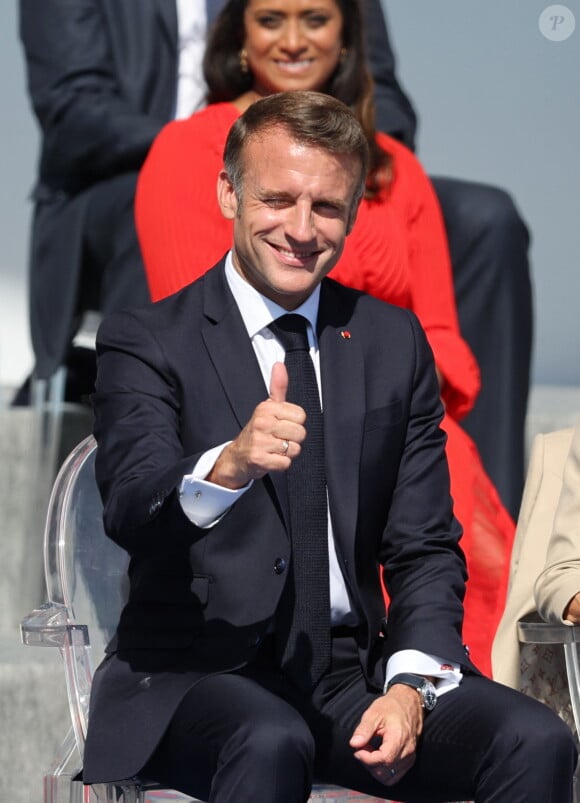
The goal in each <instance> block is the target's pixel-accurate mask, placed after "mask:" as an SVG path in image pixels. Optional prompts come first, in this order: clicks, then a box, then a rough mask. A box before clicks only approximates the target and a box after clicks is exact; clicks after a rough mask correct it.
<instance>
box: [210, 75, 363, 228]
mask: <svg viewBox="0 0 580 803" xmlns="http://www.w3.org/2000/svg"><path fill="white" fill-rule="evenodd" d="M280 129H282V130H283V131H285V132H286V133H287V134H288V135H289V136H290V138H291V139H292V140H293V141H294V142H297V143H298V144H299V145H306V146H308V147H312V148H319V149H320V150H323V151H326V152H327V153H332V154H345V155H347V156H352V157H353V158H354V159H356V161H357V162H358V164H359V168H360V170H359V178H358V183H357V186H356V188H355V192H354V195H353V199H352V200H353V202H352V207H351V210H350V219H351V220H352V218H353V216H354V214H355V212H356V210H357V208H358V204H359V201H360V199H361V198H362V196H363V193H364V191H365V179H366V176H367V173H368V168H369V147H368V143H367V139H366V135H365V132H364V131H363V128H362V126H361V124H360V123H359V121H358V120H357V118H356V116H355V114H354V112H353V111H352V110H351V109H349V108H348V106H346V105H345V104H344V103H342V102H341V101H339V100H336V98H333V97H332V96H331V95H328V94H326V93H323V92H307V91H301V90H296V91H294V92H275V93H274V94H273V95H269V96H268V97H265V98H261V99H260V100H257V101H256V102H255V103H252V105H251V106H249V107H248V108H247V109H246V111H245V112H244V113H243V114H242V116H241V117H238V119H237V120H236V122H235V123H234V124H233V126H232V127H231V129H230V132H229V134H228V138H227V140H226V144H225V148H224V167H225V171H226V173H227V174H228V177H229V180H230V181H231V183H232V185H233V188H234V192H235V194H236V197H237V199H238V202H239V203H240V204H241V203H242V198H243V185H244V167H245V165H244V148H245V147H246V146H247V143H248V142H249V141H250V139H252V138H253V137H260V136H263V135H264V134H267V133H268V132H270V131H273V130H280Z"/></svg>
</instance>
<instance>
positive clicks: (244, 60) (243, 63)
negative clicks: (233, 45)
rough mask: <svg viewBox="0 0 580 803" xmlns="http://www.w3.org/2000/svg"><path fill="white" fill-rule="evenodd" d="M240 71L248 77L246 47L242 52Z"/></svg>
mask: <svg viewBox="0 0 580 803" xmlns="http://www.w3.org/2000/svg"><path fill="white" fill-rule="evenodd" d="M240 70H241V71H242V72H243V73H244V75H246V74H247V73H248V72H249V67H248V51H247V50H246V48H245V47H243V48H242V49H241V50H240Z"/></svg>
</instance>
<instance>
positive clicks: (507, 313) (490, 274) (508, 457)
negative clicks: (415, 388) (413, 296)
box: [432, 177, 533, 519]
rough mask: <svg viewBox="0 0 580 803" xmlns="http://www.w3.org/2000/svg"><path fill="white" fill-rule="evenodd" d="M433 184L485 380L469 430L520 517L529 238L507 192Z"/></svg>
mask: <svg viewBox="0 0 580 803" xmlns="http://www.w3.org/2000/svg"><path fill="white" fill-rule="evenodd" d="M432 181H433V184H434V187H435V190H436V192H437V196H438V198H439V202H440V204H441V209H442V212H443V217H444V219H445V226H446V229H447V236H448V240H449V248H450V252H451V262H452V266H453V280H454V285H455V297H456V300H457V310H458V314H459V323H460V327H461V332H462V334H463V336H464V338H465V339H466V340H467V342H468V343H469V345H470V347H471V349H472V351H473V353H474V355H475V357H476V359H477V361H478V363H479V368H480V371H481V379H482V382H481V385H482V387H481V393H480V395H479V398H478V399H477V402H476V404H475V407H474V409H473V411H472V412H471V413H470V414H469V415H468V416H467V418H466V419H465V421H463V422H462V425H463V426H464V428H465V430H466V431H467V432H468V433H469V434H470V435H471V437H472V438H473V440H474V441H475V443H476V444H477V447H478V450H479V453H480V455H481V458H482V461H483V464H484V466H485V468H486V470H487V472H488V474H489V476H490V477H491V479H492V481H493V483H494V485H495V486H496V488H497V489H498V492H499V494H500V496H501V498H502V501H503V503H504V505H505V506H506V507H507V509H508V510H509V512H510V513H511V515H512V517H513V518H514V519H516V518H517V515H518V511H519V506H520V501H521V495H522V490H523V483H524V473H525V472H524V460H525V419H526V410H527V402H528V389H529V382H530V361H531V351H532V329H533V326H532V288H531V281H530V268H529V263H528V245H529V235H528V231H527V229H526V226H525V224H524V222H523V221H522V219H521V217H520V215H519V213H518V211H517V209H516V207H515V205H514V203H513V201H512V199H511V198H510V196H509V195H508V194H507V193H506V192H504V191H503V190H501V189H498V188H497V187H490V186H486V185H484V184H477V183H473V182H467V181H459V180H458V179H450V178H439V177H432Z"/></svg>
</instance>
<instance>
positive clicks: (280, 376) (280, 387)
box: [270, 362, 288, 402]
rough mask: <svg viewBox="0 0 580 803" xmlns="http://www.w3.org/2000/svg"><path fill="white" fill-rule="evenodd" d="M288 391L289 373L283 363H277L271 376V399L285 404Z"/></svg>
mask: <svg viewBox="0 0 580 803" xmlns="http://www.w3.org/2000/svg"><path fill="white" fill-rule="evenodd" d="M287 391H288V371H287V370H286V366H285V365H284V363H283V362H275V363H274V365H273V366H272V373H271V374H270V398H271V399H272V401H275V402H285V401H286V393H287Z"/></svg>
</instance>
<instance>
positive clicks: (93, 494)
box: [44, 436, 128, 747]
mask: <svg viewBox="0 0 580 803" xmlns="http://www.w3.org/2000/svg"><path fill="white" fill-rule="evenodd" d="M96 449H97V446H96V441H95V440H94V438H93V437H92V436H89V437H87V438H85V439H84V440H83V441H82V442H81V443H80V444H79V445H78V446H77V447H76V448H75V449H74V450H73V451H72V452H71V454H70V455H69V456H68V458H67V459H66V461H65V462H64V464H63V466H62V468H61V470H60V472H59V474H58V476H57V478H56V481H55V483H54V486H53V489H52V493H51V497H50V502H49V507H48V515H47V520H46V527H45V533H44V567H45V578H46V585H47V591H48V599H49V604H50V605H51V606H55V607H61V608H62V609H63V610H64V612H65V614H66V621H67V625H68V626H69V631H70V632H72V633H75V631H76V630H77V629H78V631H79V632H82V633H83V634H84V638H83V639H82V640H79V641H78V643H76V644H75V640H74V639H73V640H72V642H71V643H72V646H73V648H77V654H76V655H75V656H74V661H73V664H72V665H71V666H70V669H71V670H73V671H72V677H68V678H67V685H68V687H69V703H70V704H71V707H72V706H73V705H77V706H79V709H80V716H81V720H82V722H81V728H80V730H81V733H80V734H78V735H77V740H78V739H79V738H82V739H83V742H84V735H85V732H86V722H87V714H88V691H89V690H90V682H91V681H92V674H93V670H94V668H95V667H96V666H97V665H98V664H99V663H100V661H101V659H102V658H103V656H104V651H105V647H106V645H107V643H108V641H109V640H110V639H111V637H112V635H113V633H114V631H115V627H116V625H117V622H118V620H119V615H120V613H121V609H122V607H123V604H124V602H125V599H126V592H127V584H128V580H127V574H126V572H127V565H128V556H127V553H126V552H125V551H124V550H123V549H121V547H119V546H117V545H116V544H115V543H114V542H113V541H111V540H110V539H109V538H107V537H106V535H105V532H104V528H103V518H102V514H103V505H102V502H101V498H100V495H99V491H98V488H97V484H96V481H95V455H96ZM87 635H88V638H87ZM81 641H82V645H81ZM81 646H82V649H81ZM79 662H82V663H83V666H82V671H79V666H78V664H79ZM69 675H71V672H69ZM83 675H84V677H85V682H84V685H83V684H82V683H80V680H81V679H82V676H83ZM77 681H79V683H77ZM71 684H72V686H73V688H71ZM71 695H76V698H77V699H76V700H71ZM79 747H80V745H79Z"/></svg>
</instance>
